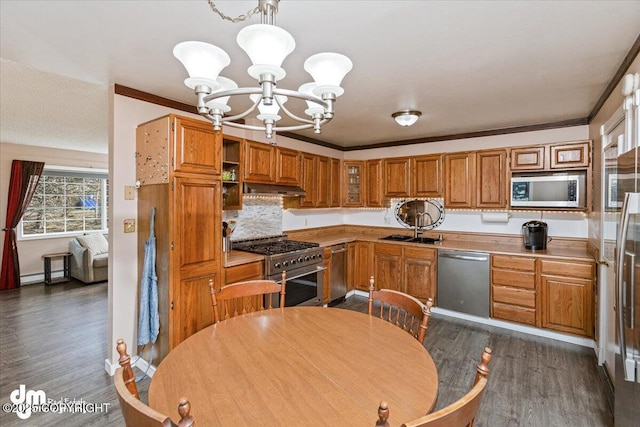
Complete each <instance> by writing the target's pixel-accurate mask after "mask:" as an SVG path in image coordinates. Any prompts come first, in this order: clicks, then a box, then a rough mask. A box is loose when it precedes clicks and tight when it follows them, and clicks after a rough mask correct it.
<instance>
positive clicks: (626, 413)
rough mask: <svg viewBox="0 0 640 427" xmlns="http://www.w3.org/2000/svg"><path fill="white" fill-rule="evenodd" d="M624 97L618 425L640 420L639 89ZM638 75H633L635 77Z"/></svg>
mask: <svg viewBox="0 0 640 427" xmlns="http://www.w3.org/2000/svg"><path fill="white" fill-rule="evenodd" d="M637 76H638V75H637V74H636V75H635V79H636V84H635V87H633V88H632V89H631V90H628V91H627V92H628V93H626V94H625V95H627V96H626V98H625V103H624V110H625V120H624V126H625V130H624V138H623V139H622V140H621V141H620V144H619V146H618V150H619V153H620V154H619V156H618V158H617V168H616V169H617V170H616V173H617V183H616V186H615V191H616V193H617V194H616V200H617V204H618V206H621V211H620V216H619V221H618V226H617V239H616V254H615V272H616V275H615V278H616V279H615V297H614V298H615V300H614V303H615V310H614V311H615V326H616V328H615V330H616V355H615V374H614V393H615V408H614V418H615V425H616V426H622V427H626V426H638V425H639V424H640V147H638V145H639V144H640V140H639V135H640V107H639V104H640V90H638V84H637V80H638V77H637ZM632 77H633V76H632Z"/></svg>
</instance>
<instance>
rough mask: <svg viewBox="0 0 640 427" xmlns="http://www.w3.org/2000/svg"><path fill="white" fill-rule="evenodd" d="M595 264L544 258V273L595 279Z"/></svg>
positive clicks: (545, 274) (546, 274)
mask: <svg viewBox="0 0 640 427" xmlns="http://www.w3.org/2000/svg"><path fill="white" fill-rule="evenodd" d="M593 268H594V265H593V264H578V263H572V262H566V261H549V260H542V275H544V276H564V277H573V278H580V279H589V280H591V279H593Z"/></svg>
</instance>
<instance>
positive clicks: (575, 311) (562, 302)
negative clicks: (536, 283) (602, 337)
mask: <svg viewBox="0 0 640 427" xmlns="http://www.w3.org/2000/svg"><path fill="white" fill-rule="evenodd" d="M594 271H595V267H594V265H593V263H578V262H567V261H555V260H553V261H552V260H546V259H543V260H541V278H542V281H541V288H542V327H543V328H548V329H554V330H557V331H560V332H568V333H572V334H578V335H585V336H587V337H593V336H594V305H593V294H594V292H593V287H594V283H595V281H594Z"/></svg>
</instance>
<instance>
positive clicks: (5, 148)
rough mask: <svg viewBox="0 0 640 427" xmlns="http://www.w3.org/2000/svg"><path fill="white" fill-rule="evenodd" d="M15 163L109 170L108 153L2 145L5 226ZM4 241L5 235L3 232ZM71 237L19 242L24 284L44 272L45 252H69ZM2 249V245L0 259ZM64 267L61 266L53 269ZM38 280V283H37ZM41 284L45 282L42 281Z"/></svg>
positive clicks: (0, 211)
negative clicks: (33, 162) (22, 161)
mask: <svg viewBox="0 0 640 427" xmlns="http://www.w3.org/2000/svg"><path fill="white" fill-rule="evenodd" d="M13 160H30V161H35V162H45V164H47V165H52V166H74V167H83V168H96V169H107V167H108V162H107V161H108V158H107V155H106V154H99V153H89V152H85V151H73V150H59V149H56V148H46V147H36V146H32V145H19V144H9V143H4V142H3V143H0V221H2V224H3V226H4V224H5V219H6V217H7V195H8V192H9V181H10V179H11V162H12V161H13ZM2 240H3V241H4V233H2ZM68 243H69V237H59V238H46V239H36V240H19V241H18V254H19V257H20V274H21V276H22V280H24V281H25V282H24V283H28V282H29V279H28V278H25V277H24V276H28V275H39V274H42V273H43V271H44V268H43V263H42V259H41V256H42V254H45V253H55V252H66V251H67V250H68ZM3 246H4V245H0V257H2V251H3ZM53 268H54V270H55V269H56V268H62V266H61V265H60V266H58V267H56V266H54V267H53ZM38 279H39V278H36V279H35V280H38ZM40 281H42V279H40Z"/></svg>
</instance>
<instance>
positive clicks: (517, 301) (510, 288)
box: [491, 255, 540, 326]
mask: <svg viewBox="0 0 640 427" xmlns="http://www.w3.org/2000/svg"><path fill="white" fill-rule="evenodd" d="M536 296H537V280H536V259H535V258H530V257H519V256H507V255H493V256H492V257H491V317H493V318H496V319H502V320H509V321H512V322H518V323H524V324H526V325H530V326H540V325H539V319H538V316H537V310H536Z"/></svg>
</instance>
